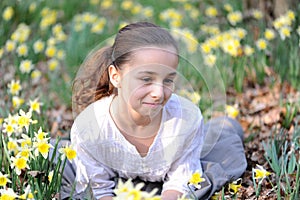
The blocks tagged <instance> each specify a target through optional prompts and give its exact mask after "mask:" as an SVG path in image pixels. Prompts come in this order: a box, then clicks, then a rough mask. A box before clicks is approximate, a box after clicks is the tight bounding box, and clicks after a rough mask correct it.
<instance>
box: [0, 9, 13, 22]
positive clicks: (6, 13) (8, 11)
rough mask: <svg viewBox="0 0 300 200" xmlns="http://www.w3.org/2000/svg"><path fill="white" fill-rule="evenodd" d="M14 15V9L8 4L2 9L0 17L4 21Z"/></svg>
mask: <svg viewBox="0 0 300 200" xmlns="http://www.w3.org/2000/svg"><path fill="white" fill-rule="evenodd" d="M13 15H14V9H13V8H12V7H11V6H8V7H6V8H5V9H4V11H3V13H2V17H3V19H4V20H5V21H9V20H10V19H11V18H12V17H13Z"/></svg>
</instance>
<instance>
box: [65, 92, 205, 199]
mask: <svg viewBox="0 0 300 200" xmlns="http://www.w3.org/2000/svg"><path fill="white" fill-rule="evenodd" d="M112 99H113V96H110V97H106V98H103V99H101V100H98V101H96V102H94V103H92V104H91V105H89V106H88V107H87V108H86V109H85V110H84V111H83V112H81V113H80V115H78V117H77V118H76V119H75V121H74V124H73V126H72V129H71V141H72V145H73V147H74V149H75V150H76V152H77V157H76V159H75V163H76V166H77V170H76V181H77V184H76V190H77V192H82V191H83V190H85V188H86V187H87V186H88V185H90V187H91V188H92V191H93V194H94V197H95V198H96V199H99V198H101V197H103V196H112V195H113V189H114V187H115V182H114V181H113V180H112V179H113V178H114V177H123V178H126V179H128V178H132V179H134V178H137V177H139V178H140V179H142V180H144V181H151V182H160V181H163V182H164V184H163V191H165V190H177V191H179V192H182V193H187V192H188V191H189V190H188V187H187V182H188V180H189V179H190V177H191V175H192V173H194V172H196V171H199V172H200V173H201V172H202V169H201V164H200V159H199V158H200V151H201V148H202V146H203V140H204V132H203V117H202V115H201V112H200V110H199V108H198V107H197V106H196V105H194V104H193V103H192V102H190V101H188V100H187V99H184V98H183V97H179V96H177V95H175V94H173V95H172V96H171V98H170V99H169V101H168V102H167V103H166V105H165V106H164V108H163V113H162V119H161V124H160V128H159V131H158V134H157V135H156V136H155V138H154V141H153V143H152V144H151V146H150V148H149V151H148V153H147V155H146V156H144V157H142V156H141V155H140V154H139V152H138V151H137V149H136V148H135V146H134V145H132V144H131V143H130V142H128V141H127V140H126V139H125V137H124V136H123V135H122V134H121V132H120V131H119V129H118V128H117V127H116V125H115V123H114V121H113V120H112V118H111V115H110V113H109V107H110V104H111V101H112Z"/></svg>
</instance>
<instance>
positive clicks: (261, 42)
mask: <svg viewBox="0 0 300 200" xmlns="http://www.w3.org/2000/svg"><path fill="white" fill-rule="evenodd" d="M255 44H256V47H257V48H258V49H259V50H266V49H267V45H268V44H267V41H266V40H265V39H262V38H261V39H258V40H257V41H256V42H255Z"/></svg>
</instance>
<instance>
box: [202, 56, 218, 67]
mask: <svg viewBox="0 0 300 200" xmlns="http://www.w3.org/2000/svg"><path fill="white" fill-rule="evenodd" d="M216 60H217V56H215V55H213V54H206V55H204V64H205V65H207V66H209V67H212V66H214V65H215V63H216Z"/></svg>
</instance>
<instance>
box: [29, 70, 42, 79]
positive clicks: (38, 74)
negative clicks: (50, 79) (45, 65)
mask: <svg viewBox="0 0 300 200" xmlns="http://www.w3.org/2000/svg"><path fill="white" fill-rule="evenodd" d="M30 76H31V79H32V81H33V82H37V81H38V80H39V79H40V77H41V76H42V73H41V71H40V70H38V69H35V70H33V71H32V72H31V75H30Z"/></svg>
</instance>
